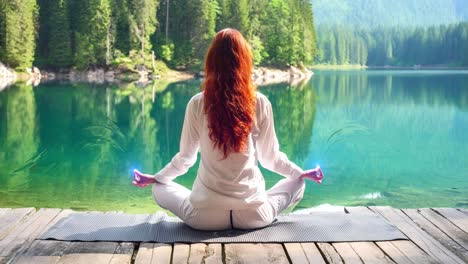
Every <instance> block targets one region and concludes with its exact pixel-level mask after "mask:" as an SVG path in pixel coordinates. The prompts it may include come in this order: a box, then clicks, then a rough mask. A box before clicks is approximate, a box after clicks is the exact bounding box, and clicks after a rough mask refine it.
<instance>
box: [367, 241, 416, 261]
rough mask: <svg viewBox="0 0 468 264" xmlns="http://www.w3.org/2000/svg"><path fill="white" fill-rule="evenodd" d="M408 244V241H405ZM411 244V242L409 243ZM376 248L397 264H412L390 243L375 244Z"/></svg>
mask: <svg viewBox="0 0 468 264" xmlns="http://www.w3.org/2000/svg"><path fill="white" fill-rule="evenodd" d="M407 242H409V241H407ZM410 243H411V242H410ZM376 244H377V246H378V247H379V248H380V249H381V250H382V251H383V252H385V254H387V255H388V256H389V257H390V258H392V260H393V261H395V262H396V263H398V264H412V263H413V262H412V261H411V260H410V259H409V258H408V257H407V256H406V255H405V254H404V253H403V252H401V251H400V250H399V249H398V247H396V246H395V245H394V244H393V243H392V241H380V242H376Z"/></svg>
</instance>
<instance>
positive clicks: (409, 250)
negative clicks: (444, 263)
mask: <svg viewBox="0 0 468 264" xmlns="http://www.w3.org/2000/svg"><path fill="white" fill-rule="evenodd" d="M392 244H393V245H395V247H396V248H398V250H400V251H401V252H402V253H403V254H405V256H407V257H408V258H409V259H410V260H411V262H413V263H416V264H417V263H429V264H435V263H439V262H438V261H437V260H436V259H434V258H433V257H431V256H429V255H428V254H427V253H426V252H424V251H423V250H422V249H420V248H419V247H418V246H417V245H416V244H414V243H413V242H412V241H407V240H396V241H392Z"/></svg>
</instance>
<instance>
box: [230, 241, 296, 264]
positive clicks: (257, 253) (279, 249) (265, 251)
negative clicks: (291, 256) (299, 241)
mask: <svg viewBox="0 0 468 264" xmlns="http://www.w3.org/2000/svg"><path fill="white" fill-rule="evenodd" d="M225 255H226V259H225V261H226V263H227V264H229V263H256V264H270V263H271V264H282V263H289V261H288V258H287V256H286V252H285V251H284V249H283V246H282V245H281V244H226V245H225Z"/></svg>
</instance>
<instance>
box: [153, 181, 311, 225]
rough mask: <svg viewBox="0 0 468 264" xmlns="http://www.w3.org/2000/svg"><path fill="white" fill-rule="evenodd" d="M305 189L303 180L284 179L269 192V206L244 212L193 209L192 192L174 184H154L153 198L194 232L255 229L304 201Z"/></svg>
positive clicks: (265, 205)
mask: <svg viewBox="0 0 468 264" xmlns="http://www.w3.org/2000/svg"><path fill="white" fill-rule="evenodd" d="M304 190H305V183H304V180H303V179H296V180H290V179H283V180H280V181H279V182H278V183H276V184H275V186H273V187H272V188H271V189H269V190H268V191H267V194H268V200H267V202H266V203H264V204H263V205H261V206H260V207H257V208H253V209H244V210H216V209H213V208H206V209H205V208H203V209H199V208H193V207H192V204H191V203H190V200H189V195H190V192H191V191H190V190H189V189H187V188H185V187H184V186H182V185H180V184H177V183H175V182H170V183H168V184H161V183H156V184H154V185H153V198H154V200H155V201H156V203H157V204H159V206H161V207H162V208H164V209H167V210H169V211H171V212H172V213H173V214H175V215H176V216H178V217H179V218H180V219H182V221H184V222H185V223H186V224H187V225H189V226H191V227H192V228H195V229H201V230H224V229H231V228H238V229H253V228H261V227H265V226H267V225H269V224H271V223H272V222H273V220H275V218H276V216H278V215H279V214H280V213H281V212H282V211H284V210H285V209H286V208H288V207H289V206H290V205H293V204H295V203H297V202H299V201H300V200H301V199H302V197H303V196H304Z"/></svg>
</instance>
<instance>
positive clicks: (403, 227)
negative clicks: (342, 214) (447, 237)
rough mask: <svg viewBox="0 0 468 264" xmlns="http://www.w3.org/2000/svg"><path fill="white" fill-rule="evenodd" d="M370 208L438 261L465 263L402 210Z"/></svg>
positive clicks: (379, 207) (385, 207)
mask: <svg viewBox="0 0 468 264" xmlns="http://www.w3.org/2000/svg"><path fill="white" fill-rule="evenodd" d="M370 209H371V210H373V211H374V212H377V213H379V214H380V215H382V216H383V217H384V218H386V219H387V220H388V221H389V222H390V223H392V224H394V225H395V226H396V227H398V229H400V231H401V232H403V233H404V234H405V235H406V236H407V237H409V238H410V239H411V240H412V241H413V242H414V243H415V244H416V245H418V246H419V247H420V248H422V249H423V250H424V251H425V252H426V253H427V254H429V255H430V256H432V257H433V258H434V259H436V260H437V261H439V262H441V263H464V261H463V260H462V259H460V258H459V257H457V256H456V255H455V254H453V253H452V252H451V251H450V250H448V249H447V248H445V247H444V246H443V245H442V244H441V243H439V242H438V241H436V240H435V239H434V238H432V236H431V235H429V234H428V233H426V232H424V231H423V230H422V229H421V228H420V227H419V226H417V225H416V223H414V222H413V221H412V220H411V219H410V218H409V217H408V216H406V215H405V214H404V213H403V212H401V211H400V210H396V209H393V208H391V207H388V206H371V207H370Z"/></svg>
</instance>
